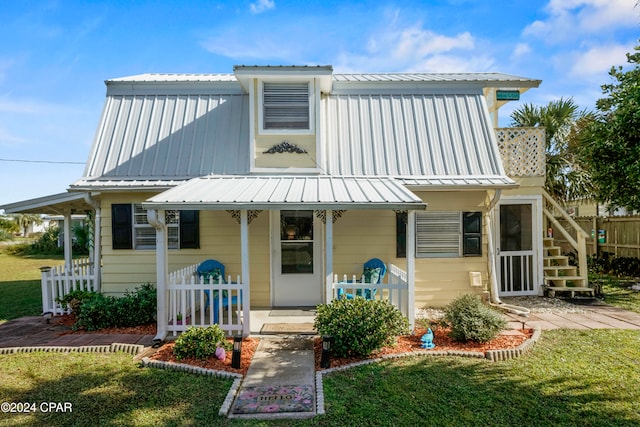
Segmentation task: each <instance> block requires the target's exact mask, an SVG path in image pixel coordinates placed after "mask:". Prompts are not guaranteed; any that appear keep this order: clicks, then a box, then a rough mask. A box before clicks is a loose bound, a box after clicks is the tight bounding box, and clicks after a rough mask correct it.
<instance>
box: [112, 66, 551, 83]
mask: <svg viewBox="0 0 640 427" xmlns="http://www.w3.org/2000/svg"><path fill="white" fill-rule="evenodd" d="M241 68H242V69H243V70H247V71H251V70H253V69H255V70H256V72H258V71H263V70H268V71H271V70H276V71H277V70H280V69H291V70H293V71H295V70H300V69H303V70H310V71H313V70H315V69H324V68H327V66H325V67H246V66H243V67H241ZM332 78H333V81H334V82H351V83H362V82H377V83H385V82H386V83H390V82H441V83H442V82H444V83H447V82H449V83H450V82H482V83H500V84H503V85H507V86H508V85H526V86H528V87H535V86H538V85H539V84H540V82H541V81H540V80H536V79H530V78H527V77H520V76H514V75H510V74H503V73H350V74H339V73H333V77H332ZM234 81H237V78H236V75H235V74H233V73H212V74H186V73H145V74H138V75H134V76H126V77H119V78H114V79H109V80H107V81H106V82H107V84H109V83H112V82H113V83H118V82H129V83H130V82H147V83H149V82H160V83H162V82H234Z"/></svg>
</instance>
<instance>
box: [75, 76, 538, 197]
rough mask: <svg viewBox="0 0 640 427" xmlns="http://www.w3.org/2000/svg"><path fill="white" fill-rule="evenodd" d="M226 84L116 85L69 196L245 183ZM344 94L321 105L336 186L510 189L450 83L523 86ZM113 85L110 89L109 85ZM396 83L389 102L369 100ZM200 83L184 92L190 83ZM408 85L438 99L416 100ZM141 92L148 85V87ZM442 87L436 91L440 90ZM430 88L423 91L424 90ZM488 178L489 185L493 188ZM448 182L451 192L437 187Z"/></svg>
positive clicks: (481, 109) (477, 99)
mask: <svg viewBox="0 0 640 427" xmlns="http://www.w3.org/2000/svg"><path fill="white" fill-rule="evenodd" d="M235 79H236V77H235V76H234V75H233V74H210V75H208V74H188V75H185V74H181V75H176V74H144V75H141V76H132V77H126V78H123V79H116V80H117V81H120V83H121V85H120V86H119V88H118V89H117V90H115V91H108V93H107V100H106V103H105V108H104V111H103V114H102V117H101V120H100V123H99V125H98V129H97V132H96V137H95V140H94V144H93V147H92V151H91V153H90V155H89V160H88V162H87V166H86V168H85V173H84V176H83V178H82V179H81V180H79V181H77V182H75V183H74V184H72V185H71V188H72V189H74V190H91V189H96V190H110V189H121V188H129V189H144V188H156V189H158V188H162V189H164V188H169V187H171V186H175V185H178V184H180V183H181V182H184V181H186V180H189V179H191V178H194V177H198V176H205V175H210V174H211V175H249V174H250V153H251V149H250V128H249V126H250V123H249V122H250V120H249V95H246V94H242V93H241V92H240V90H239V88H240V85H239V84H238V83H237V81H235ZM333 79H334V80H335V81H341V82H343V83H344V85H347V86H348V85H351V84H354V85H355V86H358V83H357V82H358V81H364V82H366V83H367V84H366V85H365V86H363V87H361V88H360V89H357V91H355V92H348V93H347V92H345V91H344V90H342V89H340V90H338V91H336V93H335V94H330V95H328V96H323V97H322V99H321V101H320V112H321V113H320V117H321V125H320V126H319V127H318V129H322V133H321V138H322V141H321V146H322V149H323V150H324V153H323V158H324V161H323V164H322V165H321V167H322V169H323V170H324V171H325V173H326V174H329V175H336V176H349V175H352V176H392V177H402V178H403V179H404V178H413V179H422V181H421V182H422V183H423V184H424V185H427V184H429V183H431V184H432V185H434V186H440V187H444V186H449V185H453V186H455V185H458V184H459V185H462V186H464V185H470V184H469V181H468V180H471V181H473V182H476V184H474V185H479V186H481V187H483V186H494V187H496V186H497V187H502V188H504V187H509V186H513V185H514V182H513V181H512V180H510V179H509V178H507V177H506V176H505V173H504V170H503V167H502V161H501V159H500V154H499V152H498V148H497V144H496V141H495V134H494V129H493V128H492V126H491V123H490V120H489V118H488V115H487V107H486V105H485V99H484V97H483V95H482V93H481V90H478V89H477V87H476V86H473V85H472V86H469V87H467V86H463V87H462V89H460V88H458V89H455V88H453V87H452V86H451V85H448V84H447V83H446V82H453V81H490V80H491V79H493V80H494V81H516V80H519V79H521V80H524V81H528V82H529V83H531V84H533V83H532V82H534V83H535V82H537V81H534V80H531V79H524V78H520V77H514V76H508V75H503V74H498V73H481V74H464V73H461V74H425V73H414V74H343V75H341V74H334V75H333ZM116 80H114V81H116ZM386 80H389V81H399V82H401V84H400V86H399V87H401V89H400V90H398V91H397V92H393V93H388V92H387V93H381V92H376V90H375V89H373V90H372V89H370V88H372V87H386V86H385V84H384V81H386ZM196 81H198V82H201V83H200V84H196V85H195V86H192V85H191V83H189V82H196ZM416 81H429V82H435V81H440V82H441V84H440V87H441V89H438V90H437V91H434V90H432V89H429V90H427V91H426V92H421V93H417V92H418V91H416V90H414V91H412V90H411V87H414V86H415V87H417V86H419V84H418V83H416V85H417V86H416V85H414V86H412V83H407V82H416ZM149 82H156V83H152V84H149ZM442 82H445V83H444V84H442ZM425 84H427V85H428V84H431V83H425ZM496 177H497V179H496ZM445 179H448V180H449V181H447V182H448V183H449V182H453V184H446V185H445V184H438V183H442V182H445V181H443V180H445Z"/></svg>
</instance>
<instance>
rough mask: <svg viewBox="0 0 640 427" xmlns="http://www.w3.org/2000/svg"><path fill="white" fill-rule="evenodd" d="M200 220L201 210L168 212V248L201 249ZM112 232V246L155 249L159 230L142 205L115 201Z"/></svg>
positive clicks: (112, 213) (117, 247) (112, 211)
mask: <svg viewBox="0 0 640 427" xmlns="http://www.w3.org/2000/svg"><path fill="white" fill-rule="evenodd" d="M199 222H200V220H199V212H198V211H193V210H187V211H177V210H168V211H165V223H166V225H167V240H168V246H169V249H198V248H199V247H200V231H199ZM111 232H112V247H113V249H142V250H144V249H155V248H156V230H155V229H154V228H153V226H152V225H151V224H149V221H148V220H147V211H146V210H145V209H143V208H142V205H140V204H133V205H132V204H129V203H118V204H115V203H114V204H112V205H111Z"/></svg>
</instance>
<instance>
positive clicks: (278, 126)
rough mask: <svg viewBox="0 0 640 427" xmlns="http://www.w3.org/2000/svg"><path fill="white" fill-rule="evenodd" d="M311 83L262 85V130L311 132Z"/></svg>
mask: <svg viewBox="0 0 640 427" xmlns="http://www.w3.org/2000/svg"><path fill="white" fill-rule="evenodd" d="M309 98H310V95H309V83H308V82H303V83H280V82H279V83H273V82H264V83H263V85H262V105H263V111H262V128H263V129H264V130H282V129H284V130H310V129H311V126H310V120H309V116H310V114H309V113H310V102H309Z"/></svg>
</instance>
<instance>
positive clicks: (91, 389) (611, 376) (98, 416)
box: [0, 330, 640, 427]
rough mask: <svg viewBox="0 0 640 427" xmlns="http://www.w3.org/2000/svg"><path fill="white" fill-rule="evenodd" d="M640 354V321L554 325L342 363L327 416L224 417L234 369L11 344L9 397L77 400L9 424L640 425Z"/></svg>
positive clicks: (0, 395) (5, 384)
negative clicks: (452, 349) (534, 336)
mask: <svg viewBox="0 0 640 427" xmlns="http://www.w3.org/2000/svg"><path fill="white" fill-rule="evenodd" d="M638 363H640V331H620V330H591V331H575V330H571V331H568V330H556V331H548V332H544V333H543V335H542V339H541V341H540V342H539V343H538V344H537V345H536V346H535V347H534V348H533V350H532V351H531V352H530V353H528V354H527V355H525V356H522V357H520V358H518V359H514V360H510V361H506V362H497V363H494V362H488V361H485V360H479V359H468V358H458V357H442V358H440V357H438V358H428V357H415V358H407V359H398V360H393V361H387V362H383V363H377V364H373V365H367V366H361V367H359V368H353V369H350V370H347V371H344V372H336V373H333V374H331V375H328V376H326V377H325V382H324V391H325V405H326V410H327V414H326V415H325V416H319V417H316V418H315V419H312V420H298V421H293V420H287V421H285V422H283V421H281V420H280V421H256V420H232V419H226V418H221V417H218V415H217V413H218V410H219V408H220V406H221V405H222V402H223V401H224V398H225V396H226V393H227V391H228V390H229V387H230V384H231V381H230V380H225V379H219V378H213V377H204V376H198V375H194V374H188V373H183V372H171V371H165V370H156V369H150V368H144V369H141V368H138V367H137V366H136V364H135V363H134V362H133V361H132V359H131V356H129V355H124V354H76V353H70V354H60V353H57V354H56V353H28V354H14V355H0V402H10V401H13V402H18V401H19V402H36V403H38V405H39V404H40V402H69V403H70V404H71V405H72V407H73V414H69V413H42V412H40V411H38V412H37V413H35V414H30V415H17V414H6V413H5V414H2V413H0V426H4V425H11V426H14V425H56V426H65V425H76V426H84V425H87V426H93V425H113V426H117V425H131V426H152V425H216V426H244V425H246V426H281V425H287V426H289V425H292V426H417V425H434V426H489V425H491V426H518V425H521V426H529V425H535V426H538V427H544V426H560V425H561V426H637V425H640V405H638V402H640V387H637V384H638V383H640V370H639V369H638V368H637V366H638Z"/></svg>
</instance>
